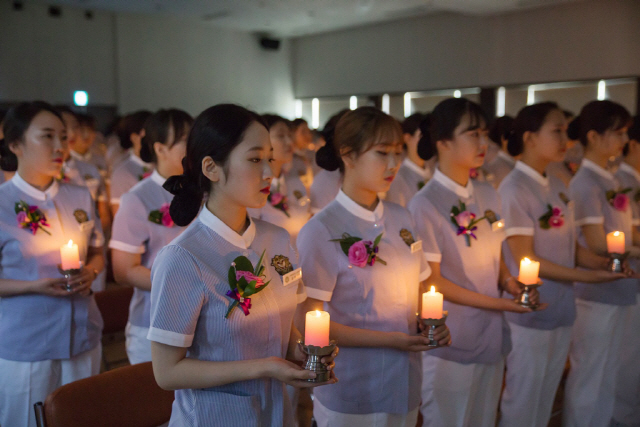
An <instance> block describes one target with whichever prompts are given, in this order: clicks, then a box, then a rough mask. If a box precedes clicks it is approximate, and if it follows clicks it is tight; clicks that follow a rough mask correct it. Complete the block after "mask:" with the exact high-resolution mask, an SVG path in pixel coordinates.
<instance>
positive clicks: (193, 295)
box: [148, 206, 306, 427]
mask: <svg viewBox="0 0 640 427" xmlns="http://www.w3.org/2000/svg"><path fill="white" fill-rule="evenodd" d="M263 250H266V253H265V256H264V261H263V265H264V266H265V273H264V274H265V275H266V278H265V283H266V281H269V280H270V281H271V282H270V283H269V285H268V286H267V287H266V288H265V289H264V290H262V291H261V292H259V293H257V294H255V295H253V296H252V297H251V309H250V313H249V315H248V316H245V315H244V313H243V311H242V310H241V309H240V308H236V309H235V310H234V311H233V312H232V313H231V315H230V316H229V318H228V319H225V314H226V312H227V309H228V307H229V305H230V304H231V302H232V301H233V300H232V299H231V298H229V297H228V296H227V295H226V292H227V291H229V289H230V288H229V279H228V275H229V268H230V267H231V263H232V262H233V260H234V259H235V258H236V257H238V256H241V255H244V256H246V257H248V258H249V260H250V261H251V263H252V264H253V265H254V267H255V266H256V263H257V262H258V259H259V258H260V255H261V253H262V251H263ZM278 255H280V257H279V258H276V257H277V256H278ZM284 257H286V258H287V259H288V260H289V262H290V263H291V267H292V268H294V269H295V268H296V264H297V256H296V252H295V250H294V249H293V248H292V247H291V244H290V243H289V235H288V234H287V232H286V231H285V230H283V229H282V228H280V227H276V226H274V225H272V224H269V223H267V222H264V221H261V220H252V221H251V223H250V225H249V227H248V228H247V230H246V231H245V233H244V234H243V235H239V234H237V233H236V232H235V231H233V230H232V229H231V228H229V227H228V226H227V225H225V224H224V223H223V222H222V221H221V220H220V219H218V218H217V217H216V216H215V215H213V214H212V213H211V211H209V209H208V208H207V207H206V206H205V207H204V208H203V209H202V210H201V211H200V214H199V215H198V217H197V218H196V219H195V220H194V221H193V222H192V223H191V224H190V225H189V226H188V227H187V228H186V230H185V231H184V232H183V233H182V234H181V235H180V236H178V237H177V238H176V239H175V240H174V241H173V242H171V244H169V245H168V246H166V247H165V248H164V249H162V250H161V251H160V253H159V254H158V256H157V257H156V261H155V262H154V264H153V267H152V269H151V281H152V283H153V286H152V287H151V328H150V330H149V335H148V338H149V339H150V340H151V341H156V342H159V343H163V344H167V345H171V346H175V347H186V348H188V350H187V357H188V358H192V359H198V360H209V361H232V360H249V359H260V358H266V357H271V356H276V357H281V358H284V357H285V356H286V354H287V348H288V345H289V337H290V333H291V325H292V321H293V315H294V312H295V310H296V306H297V304H298V303H299V302H302V301H303V300H304V299H305V298H306V294H305V293H304V286H303V285H302V282H301V281H297V282H291V283H289V284H288V285H287V286H285V285H284V284H283V280H282V277H281V275H280V273H278V272H277V271H276V269H275V267H274V266H273V265H274V263H276V259H280V261H283V260H284ZM274 258H276V259H274ZM169 425H170V426H180V427H181V426H186V425H189V426H207V427H208V426H224V427H227V426H228V427H235V426H237V427H247V426H256V427H257V426H290V425H293V411H292V408H291V404H290V401H289V399H288V398H286V392H285V388H284V384H283V383H282V382H280V381H277V380H275V379H269V378H261V379H255V380H250V381H241V382H235V383H230V384H226V385H223V386H218V387H210V388H206V389H186V390H176V392H175V401H174V403H173V410H172V413H171V421H170V423H169Z"/></svg>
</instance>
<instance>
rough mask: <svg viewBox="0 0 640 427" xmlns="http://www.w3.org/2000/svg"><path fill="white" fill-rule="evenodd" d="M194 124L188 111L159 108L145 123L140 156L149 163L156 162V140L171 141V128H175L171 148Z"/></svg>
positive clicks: (164, 142) (163, 142)
mask: <svg viewBox="0 0 640 427" xmlns="http://www.w3.org/2000/svg"><path fill="white" fill-rule="evenodd" d="M192 124H193V117H191V116H190V115H189V114H188V113H186V112H185V111H182V110H178V109H173V108H172V109H168V110H159V111H158V112H156V113H154V114H152V115H151V116H149V118H148V119H147V121H146V122H145V124H144V137H143V138H142V146H141V147H140V158H141V159H142V160H144V161H145V162H147V163H156V162H157V160H158V159H156V150H154V149H153V145H154V144H155V143H156V142H160V143H162V144H167V143H168V142H170V141H169V140H168V138H169V130H170V128H173V141H171V145H169V148H171V147H173V146H174V145H175V144H176V142H178V141H180V140H181V139H182V137H183V136H184V135H185V134H186V133H187V132H188V128H189V127H191V125H192Z"/></svg>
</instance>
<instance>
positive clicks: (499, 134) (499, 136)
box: [489, 116, 515, 146]
mask: <svg viewBox="0 0 640 427" xmlns="http://www.w3.org/2000/svg"><path fill="white" fill-rule="evenodd" d="M514 120H515V119H514V118H513V117H511V116H502V117H498V118H497V119H495V120H494V121H493V123H492V124H491V127H490V128H489V139H490V140H492V141H493V142H495V143H496V144H498V145H499V146H502V140H503V139H507V138H508V137H509V135H510V134H511V129H513V121H514Z"/></svg>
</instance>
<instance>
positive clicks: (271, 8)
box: [22, 0, 581, 37]
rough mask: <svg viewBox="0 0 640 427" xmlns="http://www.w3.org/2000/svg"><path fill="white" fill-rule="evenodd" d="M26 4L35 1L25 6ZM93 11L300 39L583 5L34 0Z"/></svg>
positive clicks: (485, 0)
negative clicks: (403, 22)
mask: <svg viewBox="0 0 640 427" xmlns="http://www.w3.org/2000/svg"><path fill="white" fill-rule="evenodd" d="M22 1H24V2H27V1H33V0H22ZM35 1H38V2H40V3H45V2H46V3H47V4H57V5H61V6H65V5H69V6H75V7H81V8H85V9H89V10H107V11H113V12H134V13H148V14H163V15H174V16H184V17H198V18H199V19H202V20H203V21H206V22H209V23H210V24H211V25H215V26H219V27H223V28H229V29H235V30H242V31H252V32H261V33H265V34H268V35H271V36H276V37H296V36H302V35H308V34H315V33H321V32H327V31H334V30H338V29H343V28H349V27H355V26H359V25H365V24H371V23H376V22H384V21H391V20H397V19H402V18H407V17H415V16H423V15H427V14H432V13H438V12H456V13H464V14H475V15H491V14H498V13H504V12H508V11H513V10H522V9H527V8H535V7H543V6H550V5H554V4H559V3H568V2H575V1H581V0H35Z"/></svg>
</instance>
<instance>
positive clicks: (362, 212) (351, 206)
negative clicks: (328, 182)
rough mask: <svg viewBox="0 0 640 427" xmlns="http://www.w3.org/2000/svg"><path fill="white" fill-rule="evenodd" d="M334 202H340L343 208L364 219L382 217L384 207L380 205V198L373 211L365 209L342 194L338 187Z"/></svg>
mask: <svg viewBox="0 0 640 427" xmlns="http://www.w3.org/2000/svg"><path fill="white" fill-rule="evenodd" d="M336 202H338V203H340V204H341V205H342V207H343V208H345V209H346V210H347V211H349V212H350V213H352V214H353V215H355V216H357V217H358V218H362V219H364V220H365V221H369V222H377V221H379V220H380V219H382V214H384V207H383V206H382V200H378V206H376V208H375V209H374V210H373V211H370V210H369V209H365V208H363V207H362V206H360V205H359V204H357V203H356V202H354V201H353V200H352V199H351V198H350V197H349V196H347V195H346V194H344V191H342V189H340V191H338V195H337V196H336Z"/></svg>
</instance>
